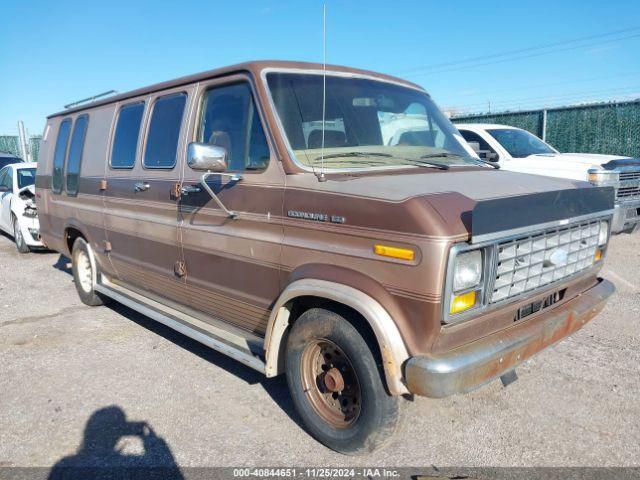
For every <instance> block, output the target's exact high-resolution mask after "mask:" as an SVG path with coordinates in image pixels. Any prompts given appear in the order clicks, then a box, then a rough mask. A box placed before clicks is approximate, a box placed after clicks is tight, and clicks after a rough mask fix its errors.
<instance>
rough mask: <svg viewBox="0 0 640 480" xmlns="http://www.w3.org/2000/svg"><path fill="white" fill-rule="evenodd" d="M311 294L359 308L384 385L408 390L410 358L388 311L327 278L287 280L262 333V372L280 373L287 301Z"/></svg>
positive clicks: (396, 392) (403, 391)
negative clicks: (370, 334) (377, 352)
mask: <svg viewBox="0 0 640 480" xmlns="http://www.w3.org/2000/svg"><path fill="white" fill-rule="evenodd" d="M306 296H313V297H319V298H326V299H328V300H332V301H335V302H337V303H341V304H343V305H346V306H348V307H350V308H353V309H354V310H356V311H357V312H359V313H360V314H361V315H362V316H363V317H364V319H365V320H366V321H367V322H368V323H369V325H370V326H371V329H372V330H373V332H374V334H375V337H376V340H377V342H378V346H379V347H380V353H381V354H382V363H383V367H384V373H385V379H386V383H387V388H388V389H389V392H390V393H391V394H392V395H403V394H408V393H409V391H408V390H407V387H406V386H405V384H404V382H403V374H402V366H403V364H404V362H405V361H407V360H408V359H409V354H408V352H407V348H406V346H405V343H404V340H403V339H402V336H401V335H400V331H399V330H398V327H397V325H396V323H395V322H394V321H393V319H392V318H391V316H390V315H389V313H388V312H387V311H386V310H385V309H384V308H383V307H382V305H380V303H378V302H377V301H376V300H375V299H373V298H372V297H370V296H369V295H367V294H366V293H364V292H362V291H360V290H358V289H356V288H353V287H350V286H348V285H344V284H341V283H336V282H330V281H327V280H317V279H302V280H296V281H294V282H292V283H291V284H289V286H287V288H286V289H285V290H284V291H283V292H282V294H281V295H280V297H279V298H278V300H277V301H276V303H275V305H274V308H273V310H272V311H271V315H270V317H269V322H268V323H267V330H266V336H265V372H266V375H267V377H275V376H276V375H279V374H280V373H282V368H281V365H282V362H281V358H280V357H281V354H282V353H283V351H284V345H283V343H282V340H283V338H284V337H285V334H286V332H287V329H288V328H289V325H290V324H289V315H290V313H291V312H290V310H289V304H290V302H291V301H292V300H294V299H296V298H299V297H306Z"/></svg>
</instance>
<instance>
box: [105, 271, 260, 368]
mask: <svg viewBox="0 0 640 480" xmlns="http://www.w3.org/2000/svg"><path fill="white" fill-rule="evenodd" d="M95 290H96V291H97V292H99V293H101V294H102V295H105V296H107V297H109V298H112V299H113V300H115V301H116V302H119V303H121V304H123V305H126V306H127V307H129V308H131V309H133V310H135V311H136V312H139V313H141V314H143V315H146V316H147V317H149V318H152V319H153V320H156V321H157V322H160V323H162V324H163V325H166V326H167V327H169V328H172V329H174V330H176V331H177V332H180V333H182V334H183V335H186V336H187V337H189V338H192V339H193V340H195V341H197V342H200V343H202V344H204V345H206V346H208V347H210V348H212V349H214V350H217V351H218V352H221V353H224V354H225V355H228V356H229V357H231V358H234V359H235V360H238V361H239V362H242V363H244V364H245V365H247V366H249V367H251V368H253V369H255V370H257V371H259V372H262V373H265V363H264V360H263V359H262V358H261V356H259V355H257V354H256V353H255V352H258V351H260V352H263V351H264V349H263V348H264V347H263V346H264V342H263V341H262V339H258V338H257V337H253V336H251V334H247V336H241V335H240V334H237V333H233V332H231V331H228V330H225V329H223V328H220V327H217V326H215V325H211V324H209V323H207V322H203V321H202V320H199V319H197V318H195V317H192V316H190V315H186V314H185V313H182V312H179V311H177V310H174V309H172V308H170V307H167V306H166V305H163V304H161V303H159V302H156V301H155V300H152V299H150V298H147V297H145V296H143V295H140V294H138V293H136V292H133V291H131V290H129V289H127V288H125V287H123V286H121V285H116V284H114V283H112V282H109V281H108V280H107V279H106V278H105V277H104V276H102V278H101V279H100V281H99V282H96V285H95Z"/></svg>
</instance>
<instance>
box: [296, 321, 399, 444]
mask: <svg viewBox="0 0 640 480" xmlns="http://www.w3.org/2000/svg"><path fill="white" fill-rule="evenodd" d="M320 338H323V339H326V340H330V341H331V342H333V343H335V344H336V345H338V346H339V347H340V349H342V351H343V352H344V353H345V355H346V356H347V357H348V358H349V361H350V362H351V364H352V366H353V368H354V370H355V373H356V375H357V377H358V381H359V384H360V390H361V395H362V399H361V400H362V401H361V410H360V415H359V417H358V419H357V420H356V422H355V423H354V424H353V425H352V426H350V427H348V428H342V429H338V428H333V427H331V426H330V425H328V424H327V423H325V422H324V421H323V419H322V418H321V417H320V416H319V415H318V414H317V413H316V412H315V409H314V408H313V406H312V405H311V403H310V402H309V400H308V398H307V395H306V394H305V393H304V391H303V386H302V378H301V374H300V362H301V358H302V353H303V351H304V349H305V347H306V346H307V345H308V343H309V341H311V340H314V339H320ZM285 365H286V367H285V369H286V374H287V382H288V384H289V389H290V391H291V395H292V398H293V402H294V405H295V406H296V410H297V411H298V414H299V415H300V416H301V417H302V420H303V421H304V423H305V425H306V427H307V429H308V430H309V433H310V434H311V435H312V436H313V437H314V438H316V439H317V440H318V441H320V442H321V443H323V444H324V445H326V446H327V447H329V448H331V449H333V450H336V451H338V452H341V453H344V454H348V455H357V454H361V453H366V452H371V451H374V450H376V449H378V448H380V447H381V446H382V445H384V444H385V443H386V442H387V441H388V440H390V439H391V438H392V437H393V435H394V433H395V432H396V430H397V429H398V426H399V422H400V401H401V399H400V398H398V397H392V396H390V395H389V394H388V393H387V391H386V389H385V385H384V381H383V379H382V375H383V372H382V371H381V368H380V367H379V365H378V362H377V361H376V357H375V355H374V354H373V352H372V351H371V348H370V347H369V346H368V345H367V342H366V341H365V339H364V338H363V337H362V335H360V333H358V331H357V330H356V328H355V327H354V326H353V325H352V324H351V323H349V322H348V321H347V320H346V319H345V318H344V317H342V316H341V315H339V314H337V313H335V312H332V311H330V310H325V309H320V308H313V309H310V310H308V311H306V312H305V313H303V314H302V315H301V316H300V318H298V319H297V321H296V322H295V323H294V325H293V327H292V330H291V332H290V334H289V336H288V339H287V353H286V361H285Z"/></svg>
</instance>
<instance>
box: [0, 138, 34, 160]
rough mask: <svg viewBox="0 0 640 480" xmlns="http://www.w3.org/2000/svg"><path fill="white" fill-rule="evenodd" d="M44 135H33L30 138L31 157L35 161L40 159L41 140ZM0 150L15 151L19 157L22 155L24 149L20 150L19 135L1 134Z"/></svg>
mask: <svg viewBox="0 0 640 480" xmlns="http://www.w3.org/2000/svg"><path fill="white" fill-rule="evenodd" d="M41 139H42V135H32V136H31V137H30V138H29V151H30V152H31V158H32V160H33V161H34V162H37V161H38V154H39V153H40V140H41ZM0 152H4V153H13V154H14V155H17V156H19V157H22V151H21V150H20V141H19V140H18V136H17V135H0Z"/></svg>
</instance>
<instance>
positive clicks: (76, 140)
mask: <svg viewBox="0 0 640 480" xmlns="http://www.w3.org/2000/svg"><path fill="white" fill-rule="evenodd" d="M88 123H89V116H88V115H81V116H80V117H78V118H77V120H76V122H75V125H74V127H73V134H72V135H71V145H70V146H69V157H68V159H67V169H66V170H67V172H66V173H67V186H66V189H67V194H68V195H77V194H78V187H79V181H78V179H79V176H80V165H81V163H82V151H83V149H84V138H85V136H86V134H87V125H88Z"/></svg>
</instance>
